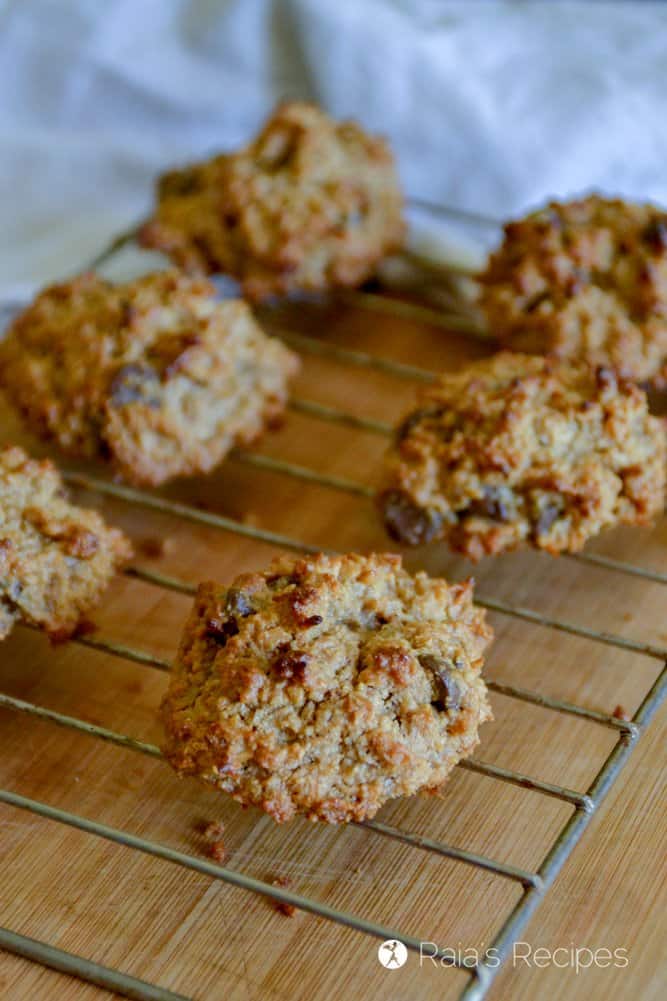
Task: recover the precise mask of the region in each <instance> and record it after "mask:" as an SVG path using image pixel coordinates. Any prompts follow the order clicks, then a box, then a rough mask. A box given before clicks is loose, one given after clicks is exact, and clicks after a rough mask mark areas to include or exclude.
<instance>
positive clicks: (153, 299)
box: [0, 271, 298, 484]
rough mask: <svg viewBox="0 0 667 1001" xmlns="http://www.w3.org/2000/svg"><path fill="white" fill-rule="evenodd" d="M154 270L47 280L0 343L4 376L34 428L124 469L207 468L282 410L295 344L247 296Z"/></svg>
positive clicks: (140, 479) (160, 474)
mask: <svg viewBox="0 0 667 1001" xmlns="http://www.w3.org/2000/svg"><path fill="white" fill-rule="evenodd" d="M214 294H215V289H214V287H213V285H212V284H211V283H210V282H208V281H207V280H205V279H192V278H187V277H185V276H183V275H179V273H178V272H176V271H167V272H159V273H155V274H151V275H147V276H145V277H143V278H139V279H138V280H136V281H133V282H129V283H128V284H125V285H110V284H109V283H108V282H105V281H103V280H102V279H101V278H99V277H97V276H95V275H92V274H87V275H81V276H80V277H78V278H75V279H74V280H72V281H70V282H66V283H64V284H61V285H53V286H51V287H50V288H47V289H45V290H44V291H43V292H42V293H41V294H40V295H39V296H38V297H37V299H36V300H35V302H34V303H33V304H32V305H31V306H30V307H29V308H28V309H27V310H25V312H23V313H22V314H21V315H20V316H19V317H17V318H16V320H15V321H14V322H13V324H12V326H11V328H10V331H9V334H8V336H7V338H6V340H5V341H4V342H3V343H2V345H0V381H1V383H2V386H3V388H4V390H5V391H6V393H7V395H8V396H9V398H10V400H11V401H12V402H13V403H14V404H15V405H16V406H17V407H18V409H19V410H20V411H21V413H22V414H23V416H24V418H25V419H26V422H27V423H28V424H29V426H30V427H31V428H32V430H34V431H35V432H36V433H37V434H40V435H41V436H42V437H45V438H49V439H54V440H55V441H57V443H58V444H59V445H60V447H61V448H62V449H64V450H65V451H66V452H69V453H70V454H73V455H78V456H82V457H85V458H93V457H101V458H109V459H110V460H111V462H112V464H113V465H114V467H115V468H116V469H117V470H118V472H120V473H121V474H122V475H123V477H124V478H125V479H127V480H129V481H131V482H135V483H149V484H159V483H162V482H164V481H165V480H168V479H170V478H171V477H174V476H183V475H192V474H196V473H205V472H208V471H209V470H211V469H212V468H213V467H214V466H216V465H217V464H218V463H219V462H220V461H221V460H222V459H223V458H224V456H225V455H226V453H227V452H228V451H229V449H230V448H231V447H232V446H233V445H234V444H237V443H242V442H243V443H245V442H249V441H252V440H253V439H254V438H256V437H257V436H258V435H259V434H260V433H261V432H262V430H263V429H264V427H265V426H266V424H267V423H269V422H271V421H272V420H274V419H276V418H277V417H279V416H280V414H281V413H282V412H283V410H284V406H285V403H286V398H287V380H288V378H289V376H290V375H292V374H293V373H294V372H295V371H296V369H297V368H298V360H297V358H296V356H295V355H293V354H292V353H291V352H290V351H288V350H287V348H285V347H284V346H283V345H282V344H281V343H280V342H279V341H277V340H274V339H272V338H268V337H267V336H266V335H265V334H264V333H263V332H262V330H261V329H260V328H259V327H258V325H257V324H256V322H255V320H254V319H253V317H252V314H251V313H250V310H249V309H248V307H247V306H246V305H245V303H243V302H240V301H225V302H218V301H216V300H215V298H214Z"/></svg>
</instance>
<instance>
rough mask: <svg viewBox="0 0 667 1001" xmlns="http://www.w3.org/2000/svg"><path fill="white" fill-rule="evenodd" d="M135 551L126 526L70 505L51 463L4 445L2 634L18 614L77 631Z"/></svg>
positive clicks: (0, 479) (54, 630)
mask: <svg viewBox="0 0 667 1001" xmlns="http://www.w3.org/2000/svg"><path fill="white" fill-rule="evenodd" d="M131 555H132V550H131V547H130V544H129V542H128V540H127V539H126V538H125V537H124V535H123V534H122V532H120V531H119V530H118V529H115V528H108V527H107V526H106V525H105V523H104V521H103V520H102V518H101V516H100V515H99V514H98V513H97V512H96V511H89V510H86V509H85V508H80V507H75V506H74V505H73V504H70V503H69V501H68V500H67V495H66V492H65V489H64V486H63V481H62V478H61V476H60V474H59V473H58V470H57V469H56V468H55V466H54V465H53V463H51V462H49V461H48V460H45V461H42V462H38V461H37V460H35V459H30V458H29V457H28V456H27V455H26V453H25V452H24V451H23V450H22V449H21V448H18V447H15V446H14V447H11V446H10V447H8V448H4V449H2V450H1V451H0V639H4V638H5V637H6V636H7V635H8V634H9V632H10V631H11V628H12V626H13V625H14V622H15V621H17V620H19V619H20V620H23V621H24V622H29V623H31V624H33V625H38V626H40V627H41V628H43V629H45V630H46V631H47V632H49V633H51V634H52V635H57V636H67V635H69V634H71V633H72V632H73V631H74V630H75V629H76V626H77V624H78V623H79V621H80V619H81V618H82V617H83V616H85V615H86V614H87V613H88V612H90V611H91V610H92V608H94V606H95V605H96V604H97V602H98V600H99V598H100V596H101V594H102V592H103V591H104V589H105V588H106V586H107V584H108V583H109V580H110V578H111V577H112V576H113V574H114V572H115V570H116V569H117V568H118V567H120V566H121V565H122V564H123V563H124V562H126V561H127V560H128V559H129V558H130V557H131Z"/></svg>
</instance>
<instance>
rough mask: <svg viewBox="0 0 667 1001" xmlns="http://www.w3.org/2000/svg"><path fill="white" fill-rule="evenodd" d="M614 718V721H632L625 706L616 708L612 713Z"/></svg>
mask: <svg viewBox="0 0 667 1001" xmlns="http://www.w3.org/2000/svg"><path fill="white" fill-rule="evenodd" d="M612 716H613V717H614V719H622V720H624V721H625V722H626V723H627V722H628V721H629V720H630V713H629V712H628V710H627V709H626V708H625V707H624V706H621V705H618V706H616V708H615V709H614V711H613V713H612Z"/></svg>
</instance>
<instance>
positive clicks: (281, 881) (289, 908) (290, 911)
mask: <svg viewBox="0 0 667 1001" xmlns="http://www.w3.org/2000/svg"><path fill="white" fill-rule="evenodd" d="M271 885H272V886H279V887H280V888H281V889H283V890H291V889H292V880H291V879H290V878H289V876H276V877H275V878H274V879H272V880H271ZM272 903H273V906H274V908H275V910H277V911H278V913H279V914H284V915H285V917H286V918H293V917H294V915H295V914H296V907H295V906H294V904H287V903H285V902H284V901H282V900H274V901H272Z"/></svg>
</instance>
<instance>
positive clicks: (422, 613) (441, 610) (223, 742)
mask: <svg viewBox="0 0 667 1001" xmlns="http://www.w3.org/2000/svg"><path fill="white" fill-rule="evenodd" d="M491 635H492V633H491V629H490V627H489V626H488V625H487V623H486V621H485V615H484V612H483V611H482V610H481V609H479V608H477V607H476V606H475V605H474V604H473V601H472V583H471V582H470V581H468V582H465V583H463V584H454V585H450V584H447V583H446V581H444V580H438V579H432V578H429V577H428V576H427V575H426V574H425V573H417V574H416V575H414V576H413V575H411V574H409V573H407V572H406V571H405V570H404V569H403V568H402V565H401V559H400V557H398V556H391V555H371V556H357V555H347V556H325V555H319V556H315V557H310V558H304V559H297V560H294V559H292V558H288V557H282V558H279V559H277V560H276V561H275V562H274V563H273V564H272V565H271V566H270V567H269V569H268V570H267V571H265V572H262V573H250V574H244V575H243V576H241V577H239V578H237V580H235V581H234V583H233V584H232V586H231V587H221V586H219V585H217V584H213V583H206V584H202V585H201V586H200V588H199V590H198V593H197V596H196V599H195V602H194V607H193V609H192V612H191V614H190V618H189V620H188V622H187V624H186V626H185V631H184V633H183V637H182V640H181V645H180V650H179V653H178V656H177V659H176V663H175V666H174V668H173V671H172V674H171V678H170V683H169V689H168V692H167V694H166V696H165V698H164V700H163V703H162V719H163V722H164V726H165V730H166V742H165V747H164V752H165V755H166V757H167V759H168V761H169V762H170V763H171V765H172V766H173V767H174V768H175V769H176V771H177V772H179V773H180V774H181V775H193V776H197V777H199V778H200V779H202V780H203V781H205V782H207V783H210V784H211V785H213V786H216V787H217V788H218V789H220V790H222V791H224V792H226V793H229V794H230V795H232V796H233V797H234V798H235V799H237V800H238V801H240V802H241V803H243V804H245V805H254V806H258V807H260V808H261V809H263V810H265V811H266V812H267V813H269V814H270V815H271V816H272V817H274V819H275V820H277V821H287V820H290V819H291V818H292V817H293V816H294V815H295V814H302V815H305V816H306V817H308V818H310V819H312V820H323V821H328V822H330V823H337V822H340V821H349V820H362V819H364V818H367V817H372V816H373V814H375V813H376V811H377V810H378V809H379V808H380V807H381V806H382V804H383V803H384V802H386V801H387V800H389V799H393V798H394V797H397V796H406V795H410V794H412V793H415V792H417V791H418V790H433V789H435V788H437V787H438V786H440V785H441V783H442V782H443V781H444V780H445V779H446V777H447V775H448V774H449V772H450V771H451V769H452V768H453V767H454V766H455V765H456V763H457V762H458V761H459V760H461V758H464V757H466V756H467V755H469V754H470V753H471V752H472V750H473V748H474V747H475V745H476V744H477V742H478V735H477V731H478V726H479V724H480V723H482V722H483V721H484V720H486V719H489V718H490V715H491V714H490V710H489V705H488V700H487V693H486V687H485V685H484V682H483V680H482V678H481V669H482V663H483V655H484V651H485V648H486V647H487V645H488V644H489V642H490V639H491Z"/></svg>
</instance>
